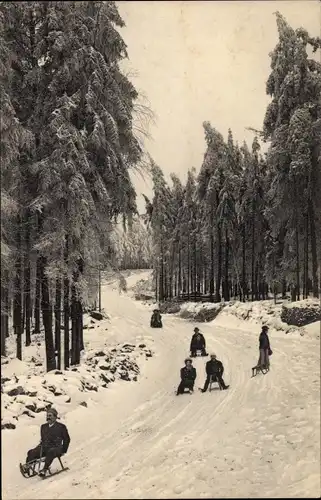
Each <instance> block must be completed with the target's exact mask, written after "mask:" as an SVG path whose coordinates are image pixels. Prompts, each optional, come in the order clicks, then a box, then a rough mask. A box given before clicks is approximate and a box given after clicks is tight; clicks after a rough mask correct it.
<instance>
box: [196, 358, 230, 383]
mask: <svg viewBox="0 0 321 500" xmlns="http://www.w3.org/2000/svg"><path fill="white" fill-rule="evenodd" d="M223 373H224V366H223V363H222V362H221V361H219V360H218V359H217V358H216V354H211V359H210V360H209V361H208V362H207V363H206V380H205V384H204V388H203V389H202V392H206V391H207V389H208V386H209V383H210V381H211V377H216V379H217V381H218V382H219V384H220V386H221V387H222V389H224V390H225V389H228V388H229V387H230V386H229V385H226V384H225V382H224V380H223Z"/></svg>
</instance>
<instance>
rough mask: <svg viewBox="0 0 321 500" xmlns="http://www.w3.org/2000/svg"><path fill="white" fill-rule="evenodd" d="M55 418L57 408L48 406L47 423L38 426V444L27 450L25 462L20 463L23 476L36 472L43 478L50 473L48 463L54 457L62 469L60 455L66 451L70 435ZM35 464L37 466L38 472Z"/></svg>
mask: <svg viewBox="0 0 321 500" xmlns="http://www.w3.org/2000/svg"><path fill="white" fill-rule="evenodd" d="M57 418H58V413H57V410H55V408H49V409H48V410H47V423H46V424H42V426H41V428H40V436H41V441H40V444H38V446H36V447H35V448H32V449H31V450H29V451H28V453H27V458H26V463H25V464H24V465H22V464H20V471H21V474H22V475H23V476H24V477H31V476H33V475H35V474H38V475H39V476H40V477H42V478H45V477H46V475H47V474H48V473H49V474H50V465H51V464H52V462H53V461H54V459H55V458H58V460H59V462H60V465H61V468H62V470H64V467H63V465H62V462H61V456H62V455H64V454H65V453H67V451H68V448H69V444H70V436H69V433H68V430H67V427H66V426H65V425H64V424H62V423H61V422H57ZM43 461H44V467H43V469H42V470H41V471H40V465H41V463H42V462H43ZM36 466H38V472H37V471H36Z"/></svg>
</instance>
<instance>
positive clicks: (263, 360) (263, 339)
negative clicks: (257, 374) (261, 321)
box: [257, 325, 272, 369]
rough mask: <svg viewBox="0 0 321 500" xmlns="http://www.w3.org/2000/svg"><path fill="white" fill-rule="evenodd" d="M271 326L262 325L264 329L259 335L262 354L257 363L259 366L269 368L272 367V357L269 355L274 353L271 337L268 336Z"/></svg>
mask: <svg viewBox="0 0 321 500" xmlns="http://www.w3.org/2000/svg"><path fill="white" fill-rule="evenodd" d="M268 331H269V327H268V326H267V325H263V326H262V331H261V333H260V337H259V351H260V356H259V360H258V363H257V367H258V368H263V369H268V368H270V359H269V357H270V356H271V354H272V350H271V346H270V339H269V336H268Z"/></svg>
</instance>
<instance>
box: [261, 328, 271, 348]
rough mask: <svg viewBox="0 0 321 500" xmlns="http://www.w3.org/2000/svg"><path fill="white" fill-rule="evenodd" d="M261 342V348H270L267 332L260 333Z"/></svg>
mask: <svg viewBox="0 0 321 500" xmlns="http://www.w3.org/2000/svg"><path fill="white" fill-rule="evenodd" d="M259 342H260V347H259V349H270V340H269V336H268V334H267V333H266V332H261V333H260V338H259Z"/></svg>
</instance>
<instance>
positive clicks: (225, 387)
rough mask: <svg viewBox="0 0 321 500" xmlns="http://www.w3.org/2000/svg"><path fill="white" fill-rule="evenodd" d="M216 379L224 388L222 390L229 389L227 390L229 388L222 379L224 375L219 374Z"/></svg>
mask: <svg viewBox="0 0 321 500" xmlns="http://www.w3.org/2000/svg"><path fill="white" fill-rule="evenodd" d="M216 378H217V380H218V382H219V384H220V386H221V387H222V389H227V388H228V387H229V386H228V385H226V384H225V382H224V380H223V377H222V375H221V374H220V373H218V374H217V375H216Z"/></svg>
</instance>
